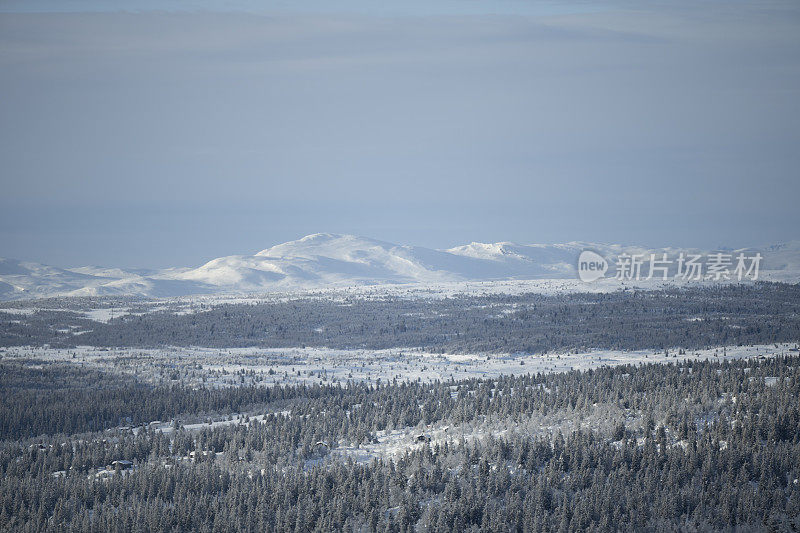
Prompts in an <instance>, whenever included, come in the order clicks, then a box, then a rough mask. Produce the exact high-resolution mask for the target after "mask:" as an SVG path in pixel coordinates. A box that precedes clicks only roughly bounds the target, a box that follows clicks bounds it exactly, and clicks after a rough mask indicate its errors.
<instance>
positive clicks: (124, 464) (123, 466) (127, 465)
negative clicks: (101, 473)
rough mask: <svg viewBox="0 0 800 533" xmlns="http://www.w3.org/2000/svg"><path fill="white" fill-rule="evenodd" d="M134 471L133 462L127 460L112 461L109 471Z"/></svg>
mask: <svg viewBox="0 0 800 533" xmlns="http://www.w3.org/2000/svg"><path fill="white" fill-rule="evenodd" d="M118 468H119V469H120V470H133V463H132V462H131V461H126V460H125V459H121V460H119V461H112V462H111V467H110V468H108V470H117V469H118Z"/></svg>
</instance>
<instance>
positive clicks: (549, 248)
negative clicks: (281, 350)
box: [0, 233, 800, 300]
mask: <svg viewBox="0 0 800 533" xmlns="http://www.w3.org/2000/svg"><path fill="white" fill-rule="evenodd" d="M585 249H591V250H594V251H596V252H597V253H600V254H601V255H603V256H604V257H607V258H612V257H616V256H618V255H619V254H620V253H623V252H624V253H630V254H644V255H649V254H650V253H657V254H662V253H667V254H669V256H670V257H676V256H677V254H678V253H679V252H681V251H683V252H687V253H699V254H707V253H708V251H703V250H679V249H676V248H663V249H648V248H645V247H639V246H622V245H616V244H610V245H609V244H598V243H584V242H570V243H565V244H546V245H545V244H515V243H510V242H498V243H476V242H473V243H471V244H468V245H464V246H457V247H454V248H450V249H448V250H434V249H430V248H423V247H418V246H401V245H396V244H392V243H389V242H384V241H379V240H374V239H368V238H364V237H356V236H353V235H339V234H331V233H317V234H313V235H308V236H306V237H303V238H302V239H299V240H296V241H290V242H287V243H283V244H278V245H276V246H273V247H271V248H267V249H264V250H261V251H260V252H258V253H256V254H254V255H232V256H227V257H220V258H216V259H213V260H211V261H208V262H207V263H205V264H203V265H201V266H199V267H196V268H169V269H164V270H157V271H156V270H153V271H146V270H124V269H119V268H103V267H95V266H92V267H80V268H72V269H60V268H55V267H50V266H47V265H41V264H38V263H27V262H20V261H16V260H13V259H0V300H12V299H25V298H41V297H50V296H104V295H136V296H145V297H159V298H163V297H178V296H187V295H198V294H221V293H225V294H240V295H241V294H245V293H265V292H270V293H272V292H291V291H302V290H319V289H325V290H328V289H331V288H335V289H341V288H346V287H354V286H358V287H374V286H384V285H396V286H397V285H401V286H408V287H415V288H416V289H415V290H423V289H424V288H425V287H431V286H433V287H441V286H443V285H447V284H459V283H486V282H505V283H508V284H510V285H511V286H512V287H513V286H514V285H515V283H517V282H519V281H520V280H522V281H529V282H540V283H544V284H545V285H549V286H550V285H551V286H554V287H556V286H558V285H560V284H565V285H567V286H568V287H570V288H572V289H573V290H577V289H578V288H582V289H583V290H587V291H596V290H601V289H598V288H597V287H598V286H600V287H606V288H607V287H613V288H614V290H616V289H619V288H623V287H625V286H626V285H624V284H622V283H621V282H618V281H616V280H612V279H604V280H601V282H599V283H596V284H583V283H581V282H578V281H577V280H576V279H575V278H576V267H575V264H576V260H577V257H578V255H579V254H580V252H581V251H582V250H585ZM739 251H740V250H731V251H730V252H731V253H737V252H739ZM741 251H744V252H747V253H748V254H752V253H754V252H755V250H749V249H748V250H745V249H742V250H741ZM760 252H761V253H762V255H763V256H764V260H763V262H762V265H761V275H760V278H761V279H766V280H775V281H787V282H798V281H800V241H793V242H789V243H785V244H780V245H773V246H769V247H766V248H762V249H760ZM641 283H642V284H643V286H644V287H655V286H657V284H656V283H648V282H641ZM634 285H637V286H638V285H639V283H635V284H634ZM499 287H502V285H499Z"/></svg>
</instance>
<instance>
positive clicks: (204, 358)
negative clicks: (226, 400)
mask: <svg viewBox="0 0 800 533" xmlns="http://www.w3.org/2000/svg"><path fill="white" fill-rule="evenodd" d="M793 346H794V344H778V345H775V344H765V345H755V346H727V347H713V348H709V349H705V350H690V351H687V353H686V354H685V355H680V356H677V355H676V353H677V350H670V353H669V354H665V353H664V351H658V352H657V351H654V350H634V351H617V350H591V351H587V352H580V353H565V352H558V353H548V354H536V355H530V354H526V355H521V354H484V353H473V354H433V353H430V352H426V351H425V350H422V349H400V348H393V349H385V350H339V349H330V348H225V349H220V348H201V347H165V348H157V349H155V348H154V349H142V348H112V349H109V348H97V347H92V346H82V347H78V348H74V349H67V348H64V349H61V348H49V347H30V346H29V347H10V348H5V349H3V350H2V351H0V358H2V359H3V360H20V361H25V363H26V364H43V363H48V362H62V363H69V364H77V365H82V366H86V367H89V368H94V369H98V370H102V371H106V372H111V373H120V374H125V375H129V376H132V377H134V378H136V379H139V380H142V381H146V382H152V383H170V382H172V381H171V377H172V374H173V373H175V372H177V374H178V376H179V379H180V380H181V382H182V383H184V384H187V385H191V386H211V387H232V386H240V385H251V384H254V385H260V386H270V385H275V384H278V385H290V384H299V383H305V384H335V383H339V384H343V385H346V384H347V383H348V382H369V383H376V382H377V381H378V380H380V381H381V382H382V383H386V382H387V381H393V380H397V381H400V382H402V381H412V382H413V381H419V382H422V383H428V382H433V381H437V380H438V381H447V380H450V379H453V380H455V381H462V380H466V379H470V378H493V377H498V376H501V375H506V376H508V375H524V374H535V373H552V372H568V371H570V370H588V369H592V368H599V367H604V366H619V365H625V364H632V365H641V364H646V363H674V362H678V361H684V360H714V361H723V360H733V359H746V358H752V357H762V356H763V357H772V356H776V355H782V354H784V355H785V354H787V353H789V349H790V348H791V347H793ZM766 381H767V384H768V385H774V384H775V383H776V381H774V380H773V379H772V378H768V379H767V380H766Z"/></svg>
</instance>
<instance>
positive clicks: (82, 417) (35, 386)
mask: <svg viewBox="0 0 800 533" xmlns="http://www.w3.org/2000/svg"><path fill="white" fill-rule="evenodd" d="M40 365H41V368H32V367H30V366H27V365H25V364H20V363H18V362H6V363H0V440H5V439H22V438H28V437H35V436H38V435H45V434H50V435H52V434H56V433H64V434H74V433H81V432H88V431H100V430H103V429H107V428H110V427H115V426H119V425H130V424H133V425H137V424H142V423H148V422H151V421H154V420H163V421H169V420H170V419H172V418H173V417H174V416H176V415H179V414H184V413H194V414H197V413H230V412H237V411H240V410H242V409H245V408H247V407H249V406H252V405H256V404H263V403H266V402H275V401H281V400H286V399H291V398H296V397H303V398H309V397H314V396H318V395H321V394H324V391H323V390H322V389H321V388H319V387H316V388H314V387H311V388H295V387H284V388H280V387H275V388H264V387H252V386H246V387H234V388H224V389H223V388H205V387H201V388H192V387H186V386H182V385H177V384H176V385H172V386H168V387H164V386H161V387H155V386H151V385H147V384H144V383H140V382H136V381H134V380H133V379H129V378H126V377H124V376H120V375H116V374H109V373H104V372H99V371H96V370H90V369H83V368H81V367H78V366H75V365H69V364H48V363H45V362H40Z"/></svg>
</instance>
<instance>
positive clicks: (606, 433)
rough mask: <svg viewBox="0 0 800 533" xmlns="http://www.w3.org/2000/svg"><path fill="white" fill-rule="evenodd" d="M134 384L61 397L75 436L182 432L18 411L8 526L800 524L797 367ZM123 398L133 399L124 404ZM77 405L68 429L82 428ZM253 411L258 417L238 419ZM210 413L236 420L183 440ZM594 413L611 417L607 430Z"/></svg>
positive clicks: (10, 455)
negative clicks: (255, 385) (401, 447)
mask: <svg viewBox="0 0 800 533" xmlns="http://www.w3.org/2000/svg"><path fill="white" fill-rule="evenodd" d="M3 373H4V375H9V373H13V375H14V376H15V377H14V379H13V381H14V383H15V388H16V390H23V389H24V390H36V389H40V390H47V389H48V387H46V386H45V383H46V382H48V381H49V378H48V376H46V375H44V374H39V375H37V374H36V371H34V370H30V369H19V368H17V369H10V368H8V366H6V367H4V368H3ZM98 378H100V376H93V375H86V376H83V377H82V379H83V380H84V382H85V383H89V382H92V381H94V382H98V381H99V379H98ZM137 387H139V386H138V385H135V384H132V383H126V382H119V383H111V384H109V385H108V387H105V388H104V387H99V386H97V383H95V386H92V387H83V388H81V387H69V386H67V385H66V383H62V385H59V386H55V387H49V388H50V389H53V390H56V391H58V393H59V394H61V395H62V396H60V398H59V401H60V402H63V403H64V404H65V405H70V404H72V405H74V406H75V409H76V413H77V412H80V413H82V416H83V417H84V420H85V421H84V422H82V423H77V425H76V426H75V428H84V429H96V428H97V427H100V426H102V425H104V423H100V422H98V424H99V425H97V426H93V425H92V424H93V422H91V421H92V420H98V421H99V420H105V421H106V423H108V424H112V425H113V423H112V420H114V419H124V418H126V417H132V418H134V419H137V420H139V421H144V420H146V417H147V416H153V414H154V413H158V414H159V416H161V417H163V416H170V417H171V418H172V423H171V426H170V427H169V431H167V430H156V429H153V428H152V427H150V426H138V427H133V428H130V427H122V428H119V427H115V428H114V429H112V430H110V431H103V432H99V433H97V432H87V433H79V434H73V435H66V434H58V435H55V434H54V435H39V436H37V437H36V438H35V439H31V438H26V437H28V436H29V435H31V434H33V433H36V432H37V431H38V429H39V428H45V429H47V432H66V428H65V427H64V426H60V425H59V424H58V423H56V422H55V419H56V418H57V416H53V414H52V412H51V411H52V410H54V409H57V407H56V403H55V402H52V403H48V402H46V401H45V402H44V403H43V404H42V405H41V409H32V410H30V411H29V412H27V413H26V414H25V415H24V419H25V420H27V422H26V423H25V424H24V427H20V426H16V427H12V425H9V420H11V419H12V418H15V417H19V416H20V413H18V412H13V409H12V410H5V411H4V414H3V417H4V420H3V427H4V431H5V432H6V434H5V437H6V438H7V439H8V440H5V441H3V442H2V443H0V528H2V529H3V530H8V531H189V530H192V531H337V530H342V531H470V530H478V529H481V530H492V531H555V530H558V531H580V530H587V529H591V530H607V531H611V530H615V531H616V530H632V529H645V530H654V531H655V530H657V531H670V530H732V529H737V530H742V531H747V530H759V531H760V530H765V529H772V530H797V528H799V527H800V486H799V485H798V478H800V402H798V398H800V358H799V357H797V356H792V357H778V358H774V359H758V360H740V361H722V362H696V361H695V362H692V361H685V362H678V363H676V364H665V365H642V366H621V367H616V368H600V369H597V370H591V371H586V372H567V373H562V374H546V375H545V374H537V375H526V376H520V377H501V378H499V379H492V380H486V379H472V380H466V381H460V382H444V383H433V384H421V383H384V384H381V385H367V384H351V385H350V386H347V387H342V386H328V387H319V386H314V387H302V386H298V387H290V388H281V389H280V391H279V390H278V389H263V390H264V393H263V394H262V395H260V396H259V395H258V394H255V392H254V391H252V390H247V389H241V390H239V391H238V392H236V391H237V389H229V390H224V391H220V392H217V393H214V394H212V393H210V391H208V390H203V389H197V390H180V391H174V390H169V391H165V390H158V388H151V389H150V390H148V391H144V390H142V389H141V388H137ZM111 391H113V392H111ZM176 392H177V393H176ZM109 394H110V396H109ZM115 394H118V395H120V396H119V398H125V400H124V401H115V400H113V398H114V397H115V396H114V395H115ZM215 394H217V396H215ZM236 394H241V396H236ZM126 395H127V396H126ZM45 397H47V394H46V393H45ZM109 398H111V399H112V400H111V401H109ZM151 398H152V399H153V401H154V402H155V403H157V404H159V407H158V408H156V409H153V408H152V407H151V406H150V405H149V404H148V401H149V399H151ZM3 403H4V404H5V399H4V402H3ZM162 403H163V405H161V404H162ZM104 404H105V405H104ZM66 409H67V411H61V413H60V414H59V415H58V416H69V412H68V411H69V408H66ZM243 409H244V410H247V413H248V414H247V415H244V414H241V415H240V414H234V413H235V411H237V410H239V411H240V410H243ZM109 410H110V411H109ZM195 410H207V411H209V412H210V411H216V414H217V416H218V417H220V416H221V417H223V418H222V419H224V416H225V414H226V413H227V415H228V418H230V417H231V416H234V417H236V418H234V419H233V421H238V422H237V423H235V424H229V425H224V424H223V425H218V426H217V425H211V424H208V425H207V427H201V428H199V429H198V428H192V429H191V430H190V429H187V428H188V427H189V426H185V427H184V423H185V422H186V421H187V420H189V418H190V417H191V416H192V415H193V414H194V413H195V412H196V411H195ZM65 413H66V414H65ZM598 413H610V415H609V416H607V417H605V418H602V417H601V418H602V420H601V419H598V418H597V416H598ZM256 415H258V417H257V418H256ZM555 415H558V416H559V417H560V419H561V420H564V421H566V422H570V423H566V422H565V423H563V424H561V425H557V426H552V427H542V428H539V430H536V431H534V430H532V429H531V428H532V427H533V426H532V425H531V423H530V422H531V420H536V417H540V416H555ZM187 417H189V418H187ZM251 417H252V418H251ZM571 422H574V423H571ZM581 422H583V423H581ZM442 427H450V428H451V433H450V434H451V435H452V437H451V438H438V437H434V438H431V437H430V435H438V434H439V433H436V431H438V430H437V428H442ZM403 428H405V429H406V430H407V431H408V432H410V434H411V435H415V434H417V433H419V436H418V437H417V438H416V439H413V445H411V446H408V447H407V448H406V449H405V451H403V452H402V453H400V454H398V455H395V456H383V455H380V454H378V455H376V456H375V457H373V458H372V459H371V460H369V458H367V460H364V458H363V457H361V456H359V455H358V453H364V452H365V450H379V449H380V445H379V444H375V443H379V442H381V439H382V438H384V437H383V436H384V435H386V432H387V431H392V430H395V431H396V430H398V429H403ZM459 428H460V430H461V432H462V433H461V436H459ZM465 428H469V429H465ZM476 428H477V429H476ZM193 452H194V453H193ZM115 461H116V463H115Z"/></svg>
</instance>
